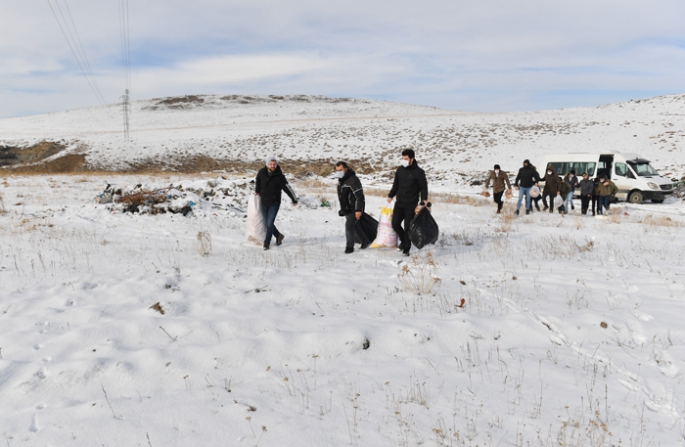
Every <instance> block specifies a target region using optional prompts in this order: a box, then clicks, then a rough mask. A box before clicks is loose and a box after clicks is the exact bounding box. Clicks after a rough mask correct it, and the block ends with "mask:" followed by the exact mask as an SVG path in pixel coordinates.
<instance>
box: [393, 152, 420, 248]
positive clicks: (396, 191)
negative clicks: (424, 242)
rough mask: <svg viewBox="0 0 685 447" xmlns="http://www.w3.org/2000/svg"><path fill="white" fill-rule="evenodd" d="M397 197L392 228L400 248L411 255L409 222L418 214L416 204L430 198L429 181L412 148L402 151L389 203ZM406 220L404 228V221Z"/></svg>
mask: <svg viewBox="0 0 685 447" xmlns="http://www.w3.org/2000/svg"><path fill="white" fill-rule="evenodd" d="M394 197H396V202H395V208H394V209H393V215H392V228H393V229H394V230H395V233H397V235H398V236H399V238H400V246H399V248H400V249H401V250H402V253H403V254H404V255H405V256H409V250H410V249H411V239H410V238H409V224H410V223H411V220H412V219H413V218H414V215H415V214H416V205H417V204H420V205H421V206H424V205H425V203H426V201H427V200H428V181H427V180H426V173H425V172H423V169H421V168H420V167H419V165H418V163H417V162H416V158H415V154H414V151H413V150H412V149H405V150H403V151H402V160H401V166H400V167H399V168H397V171H396V172H395V181H394V182H393V184H392V189H390V192H389V193H388V203H390V202H392V199H393V198H394ZM403 221H404V229H403V228H402V222H403Z"/></svg>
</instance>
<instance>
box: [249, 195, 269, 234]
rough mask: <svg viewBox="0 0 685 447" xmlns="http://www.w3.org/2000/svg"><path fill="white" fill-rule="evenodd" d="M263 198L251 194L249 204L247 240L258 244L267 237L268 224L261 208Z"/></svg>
mask: <svg viewBox="0 0 685 447" xmlns="http://www.w3.org/2000/svg"><path fill="white" fill-rule="evenodd" d="M261 204H262V199H261V197H259V196H255V195H253V196H251V197H250V201H249V203H248V204H247V240H249V241H252V242H254V243H256V244H259V245H261V244H263V243H264V239H266V225H264V216H262V210H261Z"/></svg>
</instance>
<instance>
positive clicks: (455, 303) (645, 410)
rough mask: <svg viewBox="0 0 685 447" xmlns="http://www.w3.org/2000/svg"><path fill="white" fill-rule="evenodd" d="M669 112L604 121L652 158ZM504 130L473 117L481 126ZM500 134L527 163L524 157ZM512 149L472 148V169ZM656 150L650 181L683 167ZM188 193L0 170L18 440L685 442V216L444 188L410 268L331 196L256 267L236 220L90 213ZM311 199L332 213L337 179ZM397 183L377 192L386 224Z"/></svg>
mask: <svg viewBox="0 0 685 447" xmlns="http://www.w3.org/2000/svg"><path fill="white" fill-rule="evenodd" d="M678 101H680V102H679V103H678V104H679V107H682V104H683V99H682V98H681V99H679V100H678ZM673 102H674V104H675V103H676V101H675V100H673ZM641 106H642V104H638V105H635V107H641ZM603 110H604V109H593V111H592V112H588V111H584V112H580V111H576V112H571V111H569V112H562V111H560V112H545V113H547V115H545V116H547V117H549V116H551V114H558V116H559V117H561V116H563V114H564V113H568V114H573V113H577V114H581V113H582V114H583V116H584V117H585V118H587V119H588V120H591V119H592V118H591V116H592V114H597V115H600V114H601V113H603ZM183 112H184V111H174V113H183ZM74 113H75V112H74ZM112 113H115V112H112ZM625 113H626V114H628V113H629V111H627V110H626V111H625ZM659 113H660V115H659V116H661V117H662V118H661V121H659V122H656V123H655V124H653V125H652V126H651V127H650V126H648V125H646V124H645V123H646V120H651V119H655V120H656V118H655V117H650V118H645V117H643V118H644V119H643V120H642V121H640V122H639V123H632V122H629V123H630V124H627V125H625V126H619V125H617V124H612V125H611V126H605V127H610V128H612V129H614V130H616V131H617V133H616V135H617V141H619V142H620V141H624V140H625V141H628V139H624V140H621V139H620V135H622V133H625V131H626V129H624V127H628V128H629V129H631V130H629V131H628V133H629V134H630V135H631V137H630V138H633V137H632V135H633V133H635V131H634V130H632V127H635V126H637V127H640V128H641V129H643V131H641V132H638V133H639V136H638V137H637V138H638V139H641V138H644V142H645V146H644V147H645V149H644V150H638V151H637V152H640V153H645V155H646V156H651V153H649V152H648V150H652V149H654V148H655V147H656V146H654V145H652V143H649V144H647V142H648V140H647V139H648V138H650V135H651V134H654V133H656V132H662V131H665V127H664V129H661V127H663V126H664V123H665V122H666V121H670V120H672V121H673V122H679V123H682V119H683V118H682V115H681V116H679V117H668V118H666V115H664V113H663V111H660V112H659ZM493 116H494V115H493ZM493 116H486V115H484V116H482V117H472V118H469V119H472V120H482V123H483V124H482V126H484V128H488V126H491V122H489V121H488V120H492V119H494V118H493ZM538 116H540V115H536V114H522V115H521V117H522V118H520V119H521V120H524V119H530V121H531V122H535V121H536V120H537V118H536V117H538ZM616 116H619V114H616ZM495 117H496V116H495ZM449 119H451V118H439V120H449ZM455 119H456V118H455ZM498 119H499V118H498ZM628 119H629V118H626V120H628ZM28 120H29V119H28V118H27V119H19V120H15V122H16V123H22V122H24V123H26V122H28ZM439 120H438V119H436V121H431V122H433V123H435V124H434V127H433V129H436V132H437V129H439V128H441V127H440V126H443V125H447V122H448V121H447V122H446V123H445V124H441V121H439ZM10 121H11V120H10ZM561 121H562V120H561V118H560V125H561V124H562V123H561ZM7 122H8V120H5V121H2V122H0V123H2V126H5V127H4V128H5V129H7V126H8V125H7ZM386 122H387V120H386ZM398 122H399V123H404V122H403V121H398ZM615 122H616V120H614V123H615ZM37 125H38V124H36V126H37ZM349 125H350V126H351V125H352V124H349ZM402 125H403V126H404V125H405V124H402ZM406 125H407V126H419V123H418V122H411V123H406ZM520 125H521V124H520V123H512V126H513V127H512V128H516V126H520ZM531 125H534V124H531ZM306 126H312V127H316V126H317V125H316V124H307V125H306ZM306 126H305V127H303V132H304V131H307V132H308V131H309V130H308V129H311V127H306ZM578 126H580V124H579V125H578ZM17 128H18V126H17ZM599 128H600V125H595V126H591V127H588V128H587V132H593V131H594V130H593V129H599ZM556 129H557V130H556V131H555V132H557V133H563V131H562V127H558V128H556ZM578 129H580V127H578V128H577V130H569V132H570V133H574V132H576V131H578V132H579V131H580V130H578ZM619 129H621V132H622V133H621V132H618V130H619ZM674 129H678V128H674ZM680 129H682V127H680ZM443 130H444V128H443ZM16 132H17V134H19V133H21V132H25V137H26V138H28V137H27V135H28V134H29V133H30V132H29V130H26V129H25V130H22V131H21V132H20V131H19V130H17V131H16ZM36 132H37V131H36ZM57 132H58V130H55V134H57ZM59 132H62V133H63V134H64V135H67V134H68V133H69V131H68V129H67V130H59ZM197 132H198V133H199V132H201V131H200V130H197ZM216 132H219V131H218V130H217V131H216ZM257 132H266V131H262V130H259V131H257ZM270 132H271V131H270ZM677 132H682V130H677ZM5 134H6V133H5V131H3V135H5ZM146 135H147V134H146ZM187 135H192V134H186V136H187ZM272 135H274V133H272ZM403 135H404V137H407V138H409V137H408V134H406V133H405V134H403ZM674 135H676V134H674ZM677 135H680V134H677ZM86 137H87V138H89V139H90V140H89V141H92V142H95V141H97V139H98V138H99V137H98V135H95V134H92V135H91V134H87V135H86V132H84V137H83V138H84V139H85V138H86ZM136 138H138V139H142V138H143V137H142V136H137V137H136ZM146 138H147V137H146ZM150 138H152V137H150ZM174 138H175V136H174V135H173V134H172V135H170V137H169V140H170V141H175V140H174ZM208 138H209V137H208ZM552 138H553V137H552V136H550V135H547V136H544V137H541V140H540V141H539V144H538V146H536V147H537V149H536V150H542V149H541V148H543V147H547V145H546V144H544V141H545V140H547V141H549V140H550V139H552ZM554 138H557V139H555V140H554V141H566V140H568V141H572V140H573V138H575V140H573V141H576V142H578V145H581V143H582V141H584V139H583V138H579V137H578V136H577V135H576V136H575V137H573V136H569V137H568V138H567V137H563V136H556V137H554ZM606 138H607V139H609V134H607V137H606ZM666 138H668V137H666ZM677 138H681V137H680V136H678V137H677ZM505 140H506V138H504V140H498V141H500V143H501V145H504V146H506V145H511V146H510V147H511V148H512V150H513V148H514V147H518V150H517V152H516V153H515V155H516V157H515V159H512V160H511V162H510V164H512V165H514V164H515V165H516V166H518V159H519V158H521V157H522V156H523V150H524V148H526V147H527V145H528V143H526V142H523V141H521V142H518V143H516V142H511V143H506V142H503V141H505ZM673 140H674V141H675V140H676V137H674V138H673ZM137 141H140V140H137ZM156 141H157V146H156V148H157V150H161V149H160V148H161V147H162V146H163V145H165V146H169V144H168V143H164V141H165V140H163V139H161V138H158V140H156ZM417 141H420V140H419V139H418V136H417ZM630 141H632V140H630ZM640 141H642V140H640ZM650 141H651V140H650ZM677 141H681V140H677ZM139 144H140V143H139ZM678 144H680V143H678ZM517 145H518V146H517ZM312 147H314V146H312ZM649 148H652V149H649ZM92 150H93V151H100V152H98V153H100V154H105V153H106V149H105V148H103V147H99V148H98V147H94V148H93V149H92ZM498 150H501V148H500V149H498V146H497V145H495V146H493V147H491V148H490V149H488V151H489V152H481V151H479V152H477V153H478V154H479V155H478V156H482V157H483V158H482V159H480V158H476V157H478V156H476V155H474V153H473V152H469V153H470V154H471V155H470V157H471V159H472V167H473V168H474V169H484V168H486V167H488V166H489V165H490V164H492V163H493V162H495V161H498V159H499V158H498V157H494V156H493V154H494V153H495V152H496V151H498ZM112 153H113V151H112ZM652 153H657V152H656V151H655V150H653V151H652ZM658 154H659V160H663V161H660V162H657V163H655V165H656V166H659V167H661V166H660V165H661V163H666V162H667V160H670V159H668V158H666V157H669V156H670V155H669V153H668V152H667V151H665V152H663V155H661V154H662V152H658ZM679 154H682V152H679ZM460 156H467V155H466V154H463V155H460ZM507 156H508V154H507ZM112 157H113V158H112V160H115V159H123V158H124V156H123V155H121V156H118V157H119V158H116V157H115V156H114V155H112ZM674 157H675V156H674ZM531 158H533V157H532V156H531ZM435 160H437V158H436V159H435ZM673 160H675V158H673ZM674 162H675V161H670V163H674ZM450 166H451V167H450ZM450 166H448V168H450V169H451V168H453V167H454V166H453V165H450ZM285 171H286V173H287V169H285ZM196 179H197V177H190V178H187V181H192V180H196ZM177 180H178V178H176V177H162V176H155V177H150V178H142V177H137V176H119V177H116V176H110V177H107V178H106V179H105V178H104V177H99V176H80V175H72V176H42V177H38V176H29V177H5V178H0V196H1V197H2V202H0V240H1V241H2V244H0V435H1V437H2V443H3V444H6V445H7V446H10V447H15V446H34V445H35V446H49V445H51V446H66V445H74V446H92V445H98V446H99V445H104V446H124V445H140V446H146V445H151V446H155V447H158V446H169V445H179V446H181V445H182V446H215V445H228V446H255V445H258V446H293V447H294V446H298V447H299V446H345V445H359V446H414V445H437V446H476V445H478V446H481V447H483V446H488V447H494V446H664V447H666V446H677V445H681V446H682V445H685V438H684V433H685V421H684V420H683V414H684V412H685V384H684V380H685V376H684V374H683V368H684V366H685V365H684V364H683V361H684V359H685V328H683V325H682V315H683V314H685V237H684V236H683V227H684V226H685V207H684V206H683V205H682V204H679V203H678V202H675V201H671V202H670V203H666V204H664V205H652V204H645V205H641V206H631V205H619V206H612V211H613V212H612V214H611V215H610V216H607V218H604V219H596V218H592V217H589V216H580V215H579V213H578V211H577V210H576V212H575V213H574V212H572V213H570V214H569V215H568V216H566V217H562V216H560V215H558V214H549V213H534V214H532V215H530V216H521V217H519V218H513V216H512V214H511V209H512V201H509V202H508V203H507V205H506V207H507V211H508V212H507V213H505V214H503V215H501V216H496V215H495V214H494V207H493V206H492V203H491V202H490V201H489V200H486V199H482V198H480V197H478V196H474V195H468V194H464V195H456V194H454V193H453V191H454V188H443V189H442V191H433V193H432V200H433V202H434V216H435V218H436V220H437V221H438V224H439V225H440V226H441V238H440V240H439V242H438V244H437V245H435V246H430V247H429V248H427V249H424V250H422V251H420V252H419V251H416V250H414V252H413V253H414V254H415V256H414V257H413V258H411V259H408V258H404V257H401V256H399V254H398V253H397V252H396V251H395V250H392V249H368V250H366V251H361V250H357V251H355V253H353V254H351V255H344V254H343V253H342V252H343V248H344V237H343V222H342V219H341V218H339V217H338V216H337V212H336V211H337V209H336V208H335V205H334V208H333V209H330V208H322V207H315V206H311V207H307V206H303V207H298V208H293V207H291V206H290V205H288V204H286V203H285V202H284V205H283V206H282V208H281V214H280V216H279V220H278V221H277V224H278V226H279V228H280V229H281V230H282V232H283V233H284V234H285V235H286V239H285V242H284V245H283V246H282V247H277V248H276V247H274V248H273V249H272V250H271V251H269V252H263V251H261V249H260V247H258V246H254V245H252V244H250V243H248V242H247V241H246V240H245V237H244V233H245V227H244V220H243V216H242V213H240V212H236V211H235V209H232V208H230V209H227V208H226V207H225V206H224V207H212V206H211V205H210V204H209V203H204V202H201V203H200V204H198V205H197V207H196V210H197V211H196V213H195V216H194V217H183V216H181V215H179V214H176V215H171V214H164V215H156V216H152V215H139V214H134V215H131V214H112V213H111V212H110V211H108V210H107V209H106V207H105V206H103V205H95V204H94V203H93V198H94V197H95V196H96V195H97V194H98V193H99V192H100V191H101V190H102V189H103V188H104V185H105V181H108V182H110V183H114V184H117V185H120V186H124V185H135V184H136V183H147V184H150V185H158V186H167V185H169V184H170V183H172V182H175V181H177ZM367 184H368V183H367ZM294 186H295V187H296V189H297V190H298V191H299V192H300V193H301V194H303V195H304V196H306V197H307V198H309V199H310V200H309V203H310V204H312V205H314V204H316V203H318V202H320V200H321V199H328V200H330V201H331V202H332V203H335V202H334V200H335V187H334V183H333V182H332V181H328V180H321V181H316V182H311V181H310V182H306V183H303V182H296V183H294ZM386 191H387V188H385V189H379V190H378V191H377V192H376V195H373V194H372V191H367V193H369V196H368V209H369V211H371V212H372V213H374V214H376V215H377V214H378V211H379V209H380V207H381V205H382V203H383V202H384V199H383V197H382V193H384V192H386ZM438 192H440V194H438ZM199 233H204V234H205V235H206V234H208V235H209V236H210V238H211V247H209V246H208V243H207V241H208V238H207V237H206V236H204V237H203V238H202V240H203V241H204V245H203V244H201V242H200V241H199V240H198V234H199ZM205 254H206V255H205ZM462 299H463V300H464V301H463V303H464V304H463V307H459V306H460V305H461V303H462ZM156 303H159V305H158V306H155V307H157V309H155V308H151V307H152V306H154V305H155V304H156ZM161 311H163V312H164V313H163V314H162V312H161Z"/></svg>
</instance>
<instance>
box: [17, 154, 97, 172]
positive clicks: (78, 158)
mask: <svg viewBox="0 0 685 447" xmlns="http://www.w3.org/2000/svg"><path fill="white" fill-rule="evenodd" d="M88 170H89V167H88V165H87V164H86V156H85V155H84V154H68V155H65V156H63V157H59V158H56V159H54V160H50V161H48V162H45V163H37V164H31V165H28V166H26V165H20V166H15V167H12V168H10V169H9V171H10V172H12V173H16V174H67V173H72V172H82V171H88Z"/></svg>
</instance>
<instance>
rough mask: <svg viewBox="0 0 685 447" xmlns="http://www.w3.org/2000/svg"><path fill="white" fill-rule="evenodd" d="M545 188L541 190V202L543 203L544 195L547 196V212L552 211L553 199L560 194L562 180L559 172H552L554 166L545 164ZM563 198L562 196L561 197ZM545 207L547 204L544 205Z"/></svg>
mask: <svg viewBox="0 0 685 447" xmlns="http://www.w3.org/2000/svg"><path fill="white" fill-rule="evenodd" d="M544 180H545V188H544V189H543V190H542V197H543V199H542V203H545V199H544V198H545V197H549V212H550V213H553V212H554V199H555V198H556V197H557V196H559V195H561V184H562V183H563V180H562V179H561V177H559V174H557V173H556V172H554V166H552V165H549V166H547V172H546V173H545V178H544ZM562 199H563V197H562ZM545 209H547V206H545Z"/></svg>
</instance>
